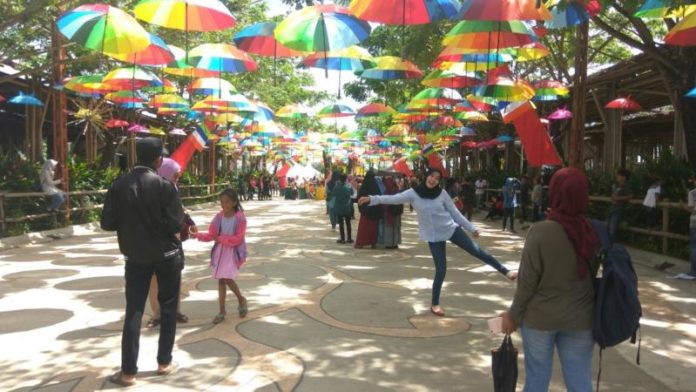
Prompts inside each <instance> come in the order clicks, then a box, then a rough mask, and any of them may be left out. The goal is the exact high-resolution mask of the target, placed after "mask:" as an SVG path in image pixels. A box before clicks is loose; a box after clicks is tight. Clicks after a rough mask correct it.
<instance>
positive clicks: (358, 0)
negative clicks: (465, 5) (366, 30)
mask: <svg viewBox="0 0 696 392" xmlns="http://www.w3.org/2000/svg"><path fill="white" fill-rule="evenodd" d="M460 7H461V5H460V4H459V1H457V0H381V1H375V0H354V1H352V2H351V3H350V12H351V13H352V14H353V15H355V16H357V17H358V18H360V19H362V20H367V21H370V22H376V23H382V24H388V25H418V24H428V23H432V22H437V21H439V20H442V19H449V18H452V17H453V16H454V15H456V14H457V12H459V8H460Z"/></svg>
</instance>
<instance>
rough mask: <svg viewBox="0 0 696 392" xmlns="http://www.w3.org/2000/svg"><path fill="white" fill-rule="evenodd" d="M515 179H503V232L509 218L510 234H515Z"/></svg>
mask: <svg viewBox="0 0 696 392" xmlns="http://www.w3.org/2000/svg"><path fill="white" fill-rule="evenodd" d="M515 182H516V181H515V179H514V178H512V177H508V178H507V179H505V185H503V190H502V191H503V208H504V209H505V214H504V215H503V231H505V226H506V223H507V221H508V218H510V232H511V233H515V207H517V195H516V194H515Z"/></svg>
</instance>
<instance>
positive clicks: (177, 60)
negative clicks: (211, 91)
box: [164, 45, 220, 78]
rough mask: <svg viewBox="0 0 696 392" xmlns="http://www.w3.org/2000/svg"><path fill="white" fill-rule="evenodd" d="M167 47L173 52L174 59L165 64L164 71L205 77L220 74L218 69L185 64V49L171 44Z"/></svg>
mask: <svg viewBox="0 0 696 392" xmlns="http://www.w3.org/2000/svg"><path fill="white" fill-rule="evenodd" d="M169 49H170V50H171V51H172V53H173V54H174V61H172V62H170V63H169V64H167V66H166V67H165V68H164V72H165V73H168V74H170V75H177V76H187V77H189V78H205V77H211V76H218V75H220V72H218V71H210V70H207V69H201V68H195V67H192V66H190V65H189V64H187V63H186V51H185V50H183V49H181V48H179V47H176V46H173V45H169Z"/></svg>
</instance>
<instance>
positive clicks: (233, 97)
mask: <svg viewBox="0 0 696 392" xmlns="http://www.w3.org/2000/svg"><path fill="white" fill-rule="evenodd" d="M198 104H202V105H207V106H211V107H217V108H218V109H229V110H232V111H234V112H248V113H251V112H256V111H257V110H258V108H257V107H256V105H254V104H253V103H251V101H249V99H248V98H247V97H245V96H243V95H242V94H231V93H228V92H223V93H221V94H217V95H210V96H208V97H207V98H205V99H204V100H202V101H200V102H199V103H198ZM198 104H196V105H198ZM196 105H194V107H196Z"/></svg>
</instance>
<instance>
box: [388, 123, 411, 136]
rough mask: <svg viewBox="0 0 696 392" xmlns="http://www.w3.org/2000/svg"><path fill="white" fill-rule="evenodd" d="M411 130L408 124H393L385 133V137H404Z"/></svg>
mask: <svg viewBox="0 0 696 392" xmlns="http://www.w3.org/2000/svg"><path fill="white" fill-rule="evenodd" d="M410 130H411V127H409V126H408V125H406V124H396V125H392V126H390V127H389V128H387V132H386V133H385V134H384V137H403V136H406V135H408V132H409V131H410Z"/></svg>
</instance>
